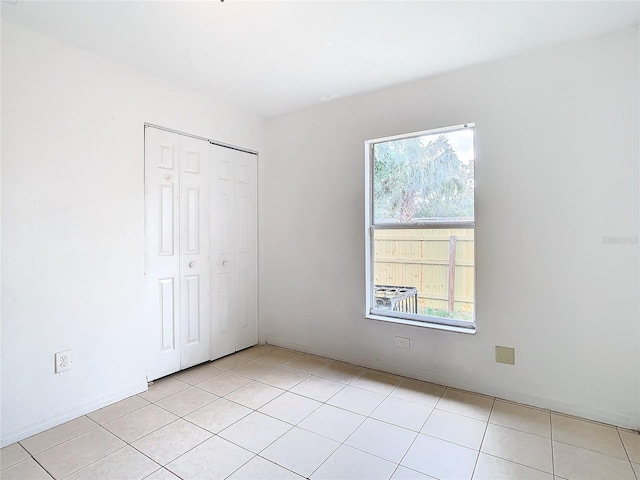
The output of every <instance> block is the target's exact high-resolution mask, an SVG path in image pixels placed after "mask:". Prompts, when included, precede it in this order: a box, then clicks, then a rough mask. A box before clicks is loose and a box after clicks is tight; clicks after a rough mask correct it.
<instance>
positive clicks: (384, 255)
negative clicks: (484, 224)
mask: <svg viewBox="0 0 640 480" xmlns="http://www.w3.org/2000/svg"><path fill="white" fill-rule="evenodd" d="M474 141H475V126H474V125H473V124H465V125H459V126H455V127H448V128H442V129H437V130H428V131H424V132H418V133H411V134H407V135H400V136H396V137H389V138H380V139H376V140H369V141H367V142H366V143H365V152H366V153H365V156H366V171H367V188H366V192H367V207H366V208H367V211H366V222H367V225H366V227H367V228H366V236H367V238H366V252H367V253H366V254H367V259H366V260H367V263H366V265H367V289H366V291H367V311H366V316H367V317H368V318H373V319H376V320H387V321H393V322H399V323H408V324H412V325H420V326H430V327H434V328H441V329H447V330H454V331H462V332H468V333H474V332H475V235H474V233H475V214H474V188H475V181H474V166H475V153H474Z"/></svg>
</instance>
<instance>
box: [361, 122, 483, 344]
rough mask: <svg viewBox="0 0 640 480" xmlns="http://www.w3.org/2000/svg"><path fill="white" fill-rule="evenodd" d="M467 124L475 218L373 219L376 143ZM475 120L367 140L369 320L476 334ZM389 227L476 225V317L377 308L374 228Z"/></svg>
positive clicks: (474, 292)
mask: <svg viewBox="0 0 640 480" xmlns="http://www.w3.org/2000/svg"><path fill="white" fill-rule="evenodd" d="M467 128H473V129H474V146H473V149H474V171H473V176H474V189H473V195H474V215H473V221H460V222H407V223H375V221H374V218H375V217H374V212H373V210H374V204H373V200H374V199H373V194H374V192H373V183H374V182H373V174H374V169H373V161H374V151H373V149H374V146H375V145H376V144H378V143H385V142H390V141H394V140H402V139H405V138H413V137H421V136H425V135H434V134H443V133H450V132H454V131H459V130H464V129H467ZM475 130H476V126H475V123H464V124H460V125H454V126H450V127H442V128H435V129H429V130H422V131H419V132H411V133H406V134H401V135H393V136H390V137H382V138H375V139H372V140H366V141H365V143H364V145H365V201H366V208H365V275H366V276H365V279H366V282H365V294H366V303H365V318H367V319H370V320H378V321H386V322H391V323H398V324H404V325H413V326H417V327H425V328H434V329H438V330H447V331H453V332H460V333H468V334H475V333H476V321H475V320H476V284H477V282H476V276H477V274H476V248H475V245H476V244H475V226H476V222H475V218H476V215H475V164H476V151H475V150H476V149H475V143H476V142H475V135H476V131H475ZM388 229H403V230H413V229H473V231H474V248H473V265H474V270H473V276H474V282H473V320H471V321H469V320H457V319H453V318H442V317H435V316H426V315H417V314H412V313H407V312H394V311H389V310H377V309H375V308H374V305H373V286H374V283H375V279H374V262H375V255H374V232H375V230H388Z"/></svg>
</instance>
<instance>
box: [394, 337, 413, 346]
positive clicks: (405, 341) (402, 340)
mask: <svg viewBox="0 0 640 480" xmlns="http://www.w3.org/2000/svg"><path fill="white" fill-rule="evenodd" d="M396 347H400V348H411V339H410V338H407V337H396Z"/></svg>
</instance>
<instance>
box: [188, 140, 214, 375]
mask: <svg viewBox="0 0 640 480" xmlns="http://www.w3.org/2000/svg"><path fill="white" fill-rule="evenodd" d="M209 147H210V145H209V142H207V141H205V140H199V139H195V138H192V137H187V136H184V135H180V330H181V332H180V339H181V345H180V346H181V348H180V368H181V369H184V368H189V367H192V366H194V365H198V364H199V363H202V362H206V361H207V360H209V357H210V351H209V341H210V337H211V335H210V323H211V322H210V315H209V307H210V289H209V262H210V256H209V250H210V242H209V235H210V211H209V200H210V198H209V197H210V173H209V158H208V157H209Z"/></svg>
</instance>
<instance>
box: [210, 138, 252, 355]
mask: <svg viewBox="0 0 640 480" xmlns="http://www.w3.org/2000/svg"><path fill="white" fill-rule="evenodd" d="M211 166H212V183H211V188H212V200H211V211H212V215H211V219H212V221H211V240H212V242H211V247H212V263H211V292H212V293H211V359H215V358H219V357H221V356H224V355H228V354H229V353H233V352H236V351H238V350H241V349H243V348H246V347H250V346H252V345H255V344H256V343H257V342H258V306H257V301H258V287H257V157H256V155H253V154H249V153H245V152H240V151H237V150H232V149H229V148H224V147H219V146H215V145H212V147H211Z"/></svg>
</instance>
